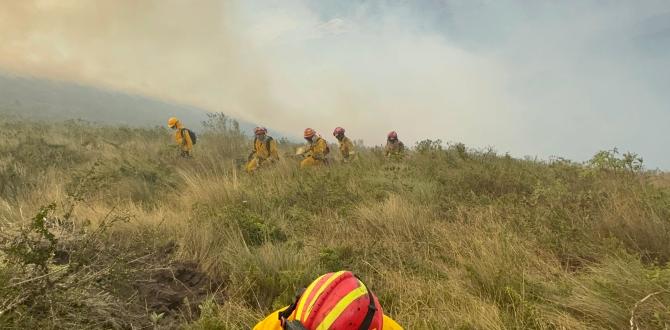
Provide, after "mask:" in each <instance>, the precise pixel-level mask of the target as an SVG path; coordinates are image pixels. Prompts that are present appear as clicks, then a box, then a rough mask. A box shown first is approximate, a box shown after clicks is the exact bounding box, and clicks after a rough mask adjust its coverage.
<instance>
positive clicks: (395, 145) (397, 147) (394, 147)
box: [384, 140, 405, 157]
mask: <svg viewBox="0 0 670 330" xmlns="http://www.w3.org/2000/svg"><path fill="white" fill-rule="evenodd" d="M384 149H385V150H386V156H387V157H388V156H398V155H402V153H403V152H405V145H404V144H403V143H402V142H400V140H396V141H395V142H391V141H386V148H384Z"/></svg>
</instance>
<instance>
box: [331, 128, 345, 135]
mask: <svg viewBox="0 0 670 330" xmlns="http://www.w3.org/2000/svg"><path fill="white" fill-rule="evenodd" d="M340 134H344V128H342V127H335V130H334V131H333V135H334V136H338V135H340Z"/></svg>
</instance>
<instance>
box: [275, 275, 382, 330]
mask: <svg viewBox="0 0 670 330" xmlns="http://www.w3.org/2000/svg"><path fill="white" fill-rule="evenodd" d="M291 307H293V308H294V310H291ZM291 307H289V308H288V309H287V310H284V311H281V312H280V314H279V315H280V317H281V318H282V322H285V323H287V324H291V323H298V324H297V325H298V326H299V327H298V328H302V329H310V330H311V329H382V325H383V322H384V321H383V320H384V312H383V311H382V307H381V305H380V304H379V300H378V299H377V297H376V296H375V295H374V294H373V293H372V291H370V289H368V288H367V287H366V286H365V284H363V282H361V281H360V280H359V279H358V278H357V277H356V276H355V275H354V274H353V273H351V272H349V271H340V272H336V273H328V274H325V275H323V276H321V277H319V278H317V279H316V280H315V281H314V282H312V284H310V285H309V286H308V287H307V289H305V291H304V292H303V293H302V294H301V295H300V297H299V298H298V299H297V301H296V303H295V304H294V305H291ZM293 312H295V320H286V318H288V315H291V314H293ZM285 329H286V327H285Z"/></svg>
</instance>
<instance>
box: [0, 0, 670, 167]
mask: <svg viewBox="0 0 670 330" xmlns="http://www.w3.org/2000/svg"><path fill="white" fill-rule="evenodd" d="M3 6H5V7H6V8H4V9H5V10H4V11H1V12H0V37H1V38H2V40H4V41H5V42H3V43H2V44H1V45H0V69H4V70H12V71H16V72H19V73H25V74H31V75H35V76H44V77H49V78H57V79H65V80H73V81H77V82H82V83H88V84H93V85H101V86H105V87H111V88H116V89H122V90H128V91H132V92H137V93H142V94H146V95H149V96H155V97H160V98H165V99H171V100H175V101H180V102H187V103H191V104H194V105H197V106H201V107H204V108H206V109H210V110H216V111H226V112H229V113H231V114H233V115H236V116H238V117H240V118H243V119H246V120H250V121H254V122H260V123H262V124H264V125H266V126H268V127H271V128H274V129H277V130H282V131H284V132H289V133H290V132H295V134H296V135H298V134H300V132H301V131H302V129H304V128H305V127H307V126H310V127H314V128H316V129H317V130H318V131H320V132H322V133H323V134H324V135H326V136H330V132H331V131H332V129H333V127H335V126H344V127H346V128H347V129H348V131H349V132H350V135H351V136H352V137H353V138H361V139H363V140H364V141H365V142H366V143H367V144H371V145H374V144H381V143H383V142H384V136H385V134H386V132H387V131H389V130H392V129H393V130H397V131H398V132H399V134H400V137H401V139H403V140H405V141H406V142H408V143H409V144H413V143H414V142H415V141H417V140H420V139H423V138H433V139H436V138H439V139H442V140H444V141H460V142H464V143H465V144H467V145H469V146H473V147H487V146H492V147H494V148H495V149H496V150H498V151H500V152H510V153H511V154H513V155H515V156H525V155H530V156H538V157H540V158H545V159H546V158H548V157H551V156H562V157H566V158H570V159H574V160H577V161H583V160H586V159H588V158H589V157H590V156H591V155H593V154H594V153H596V152H597V151H598V150H602V149H611V148H614V147H618V148H619V150H622V151H633V152H636V153H639V154H640V155H642V156H643V157H644V159H645V162H646V163H647V165H648V167H651V168H656V167H660V168H662V169H670V154H669V153H668V152H666V149H667V146H668V145H669V144H670V134H668V133H667V130H666V127H667V126H668V124H669V123H670V93H668V91H669V90H670V2H667V1H651V0H649V1H635V2H633V1H505V0H502V1H501V0H496V1H484V0H480V1H437V0H430V1H301V0H284V1H257V0H251V1H239V2H231V1H225V2H224V1H216V0H202V1H200V2H199V4H198V6H193V5H191V4H189V3H187V2H183V1H178V0H147V1H143V2H135V1H131V0H119V1H114V2H111V1H110V2H88V1H75V0H61V1H54V0H31V1H25V2H17V3H16V4H5V5H3ZM101 13H104V15H102V14H101Z"/></svg>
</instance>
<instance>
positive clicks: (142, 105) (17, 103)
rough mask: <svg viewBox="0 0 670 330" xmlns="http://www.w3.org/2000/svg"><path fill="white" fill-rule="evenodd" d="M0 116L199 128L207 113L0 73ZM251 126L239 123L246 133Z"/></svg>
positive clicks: (161, 102)
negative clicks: (173, 121) (176, 122)
mask: <svg viewBox="0 0 670 330" xmlns="http://www.w3.org/2000/svg"><path fill="white" fill-rule="evenodd" d="M0 114H3V115H11V116H18V117H22V118H30V119H54V120H65V119H83V120H86V121H91V122H100V123H104V124H122V125H129V126H156V125H165V122H166V120H167V118H168V117H169V116H176V117H178V118H180V119H181V120H182V121H183V122H184V123H186V125H188V126H190V127H199V126H200V123H201V122H202V121H203V120H205V119H206V118H207V111H205V110H203V109H200V108H197V107H192V106H188V105H182V104H175V103H169V102H165V101H161V100H158V99H152V98H148V97H144V96H140V95H133V94H128V93H123V92H118V91H113V90H105V89H100V88H95V87H90V86H84V85H79V84H75V83H68V82H61V81H51V80H44V79H38V78H27V77H19V76H12V75H9V74H2V73H0ZM253 126H254V125H253V124H251V123H248V122H240V127H241V128H242V129H243V130H244V131H248V129H250V128H251V127H253Z"/></svg>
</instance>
